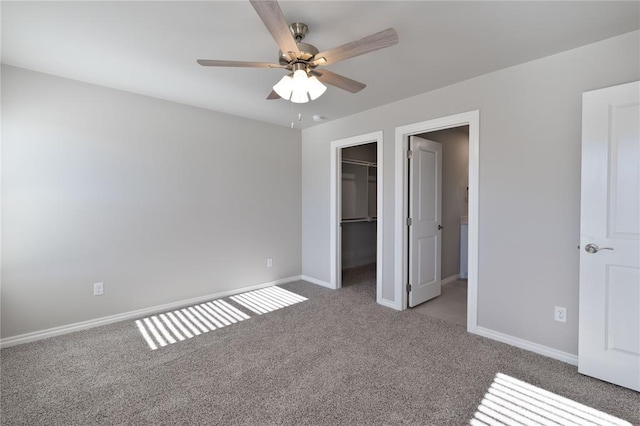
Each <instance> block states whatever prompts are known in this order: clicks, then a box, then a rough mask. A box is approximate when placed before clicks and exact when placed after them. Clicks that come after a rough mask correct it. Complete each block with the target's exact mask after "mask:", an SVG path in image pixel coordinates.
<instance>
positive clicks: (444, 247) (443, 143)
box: [408, 125, 469, 327]
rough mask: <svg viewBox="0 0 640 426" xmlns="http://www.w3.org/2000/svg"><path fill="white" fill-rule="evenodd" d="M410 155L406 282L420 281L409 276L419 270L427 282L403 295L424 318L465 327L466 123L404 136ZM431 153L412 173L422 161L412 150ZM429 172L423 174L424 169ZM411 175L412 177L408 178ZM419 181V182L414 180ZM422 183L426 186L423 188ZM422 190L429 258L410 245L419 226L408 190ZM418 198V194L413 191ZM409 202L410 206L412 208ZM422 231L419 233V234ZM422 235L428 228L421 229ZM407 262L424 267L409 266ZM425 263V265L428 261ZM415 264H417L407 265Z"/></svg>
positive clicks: (467, 196) (467, 182)
mask: <svg viewBox="0 0 640 426" xmlns="http://www.w3.org/2000/svg"><path fill="white" fill-rule="evenodd" d="M410 145H411V150H412V151H413V155H412V159H411V160H409V177H408V178H409V193H408V197H409V203H408V204H409V212H410V217H412V220H413V223H412V226H411V228H410V229H409V265H408V267H409V282H410V283H411V284H412V286H414V285H419V284H420V283H422V282H423V281H424V280H423V279H418V277H412V272H413V273H414V274H415V273H416V272H417V271H419V270H421V271H422V272H426V275H428V280H427V284H428V285H426V286H424V287H426V290H430V291H422V292H420V291H416V290H417V289H413V288H412V291H411V292H410V293H409V306H411V307H415V310H416V311H418V312H420V313H422V314H425V315H427V316H430V317H435V318H439V319H442V320H445V321H447V322H451V323H455V324H458V325H461V326H463V327H466V325H467V277H468V273H467V255H468V250H467V249H468V244H467V235H468V232H467V230H468V212H469V210H468V207H469V203H468V201H469V194H468V191H469V126H468V125H466V126H460V127H452V128H448V129H444V130H437V131H434V132H428V133H421V134H418V135H415V136H410ZM425 149H427V152H430V153H432V156H433V157H434V159H436V158H437V160H439V161H437V162H436V161H433V164H431V165H428V164H427V165H424V164H423V167H422V170H421V171H422V173H421V174H420V176H417V174H416V172H417V170H413V169H415V168H416V167H417V166H418V165H419V164H421V163H423V160H421V157H422V156H424V155H422V156H421V155H420V153H418V151H420V150H421V151H424V150H425ZM429 170H430V171H431V172H432V173H431V175H425V172H426V171H429ZM412 177H414V178H412ZM418 179H420V180H421V182H415V181H416V180H418ZM425 187H426V188H425ZM419 192H422V193H423V194H422V195H424V193H425V192H426V193H427V194H429V195H430V196H431V198H432V201H433V208H432V212H429V213H433V214H429V216H430V217H432V218H433V219H432V220H433V222H434V224H433V226H432V228H433V229H432V232H431V234H432V238H427V239H426V241H428V242H429V243H428V244H427V246H428V248H431V249H432V250H429V251H430V252H431V253H432V255H431V256H430V258H427V259H422V258H420V260H417V259H416V258H417V257H418V256H416V255H415V254H414V253H412V249H413V248H414V247H419V245H418V244H415V243H412V240H416V238H415V236H416V234H418V233H419V231H420V230H421V229H420V228H419V226H420V222H421V221H420V218H419V216H420V215H419V214H416V213H414V210H416V208H415V206H416V205H417V204H425V203H417V202H416V200H412V198H415V195H414V193H419ZM418 196H420V194H418ZM412 206H414V208H413V209H412ZM423 233H424V232H423ZM427 234H428V232H427ZM412 263H418V264H426V265H412ZM430 264H431V265H430ZM413 266H421V268H417V267H413ZM429 281H430V282H429Z"/></svg>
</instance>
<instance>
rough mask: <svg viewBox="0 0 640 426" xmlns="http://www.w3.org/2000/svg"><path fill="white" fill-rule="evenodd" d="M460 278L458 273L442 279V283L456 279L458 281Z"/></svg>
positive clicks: (445, 283) (452, 281)
mask: <svg viewBox="0 0 640 426" xmlns="http://www.w3.org/2000/svg"><path fill="white" fill-rule="evenodd" d="M459 279H460V277H458V274H456V275H451V276H450V277H447V278H445V279H443V280H440V285H447V284H449V283H454V282H456V281H458V280H459Z"/></svg>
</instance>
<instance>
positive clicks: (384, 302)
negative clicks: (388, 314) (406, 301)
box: [376, 298, 397, 310]
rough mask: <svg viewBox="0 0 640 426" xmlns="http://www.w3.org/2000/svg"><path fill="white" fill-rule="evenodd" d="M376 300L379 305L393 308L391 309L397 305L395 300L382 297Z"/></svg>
mask: <svg viewBox="0 0 640 426" xmlns="http://www.w3.org/2000/svg"><path fill="white" fill-rule="evenodd" d="M376 302H377V303H378V305H382V306H386V307H387V308H391V309H396V305H395V303H394V302H393V300H387V299H383V298H380V299H378V300H376ZM396 310H397V309H396Z"/></svg>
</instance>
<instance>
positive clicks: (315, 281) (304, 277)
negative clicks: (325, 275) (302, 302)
mask: <svg viewBox="0 0 640 426" xmlns="http://www.w3.org/2000/svg"><path fill="white" fill-rule="evenodd" d="M300 279H301V280H303V281H308V282H310V283H312V284H317V285H319V286H322V287H327V288H330V289H332V290H335V288H334V287H333V286H332V285H331V283H328V282H326V281H322V280H319V279H317V278H312V277H308V276H306V275H302V276H301V277H300Z"/></svg>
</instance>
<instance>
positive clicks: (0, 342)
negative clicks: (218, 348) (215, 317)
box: [0, 275, 301, 348]
mask: <svg viewBox="0 0 640 426" xmlns="http://www.w3.org/2000/svg"><path fill="white" fill-rule="evenodd" d="M300 279H301V276H300V275H295V276H292V277H287V278H282V279H279V280H276V281H270V282H266V283H261V284H256V285H252V286H248V287H242V288H238V289H233V290H226V291H221V292H218V293H213V294H208V295H206V296H200V297H194V298H192V299H185V300H180V301H178V302H171V303H166V304H164V305H158V306H152V307H149V308H143V309H138V310H135V311H129V312H124V313H121V314H116V315H110V316H107V317H102V318H96V319H92V320H88V321H82V322H76V323H73V324H68V325H62V326H59V327H53V328H48V329H46V330H40V331H34V332H31V333H25V334H20V335H18V336H11V337H6V338H4V339H0V348H8V347H10V346H16V345H21V344H23V343H29V342H35V341H36V340H42V339H47V338H49V337H54V336H60V335H62V334H67V333H72V332H74V331H80V330H86V329H88V328H93V327H98V326H101V325H107V324H112V323H114V322H119V321H124V320H129V319H133V318H139V317H143V316H146V315H150V314H154V313H158V312H166V311H170V310H173V309H177V308H181V307H184V306H190V305H197V304H198V303H202V302H206V301H209V300H214V299H220V298H222V297H227V296H233V295H234V294H239V293H245V292H247V291H251V290H257V289H260V288H264V287H270V286H273V285H278V284H285V283H289V282H292V281H299V280H300Z"/></svg>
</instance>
